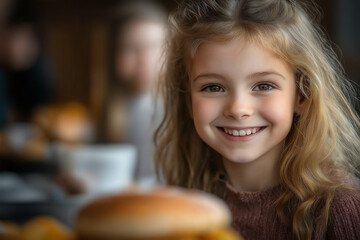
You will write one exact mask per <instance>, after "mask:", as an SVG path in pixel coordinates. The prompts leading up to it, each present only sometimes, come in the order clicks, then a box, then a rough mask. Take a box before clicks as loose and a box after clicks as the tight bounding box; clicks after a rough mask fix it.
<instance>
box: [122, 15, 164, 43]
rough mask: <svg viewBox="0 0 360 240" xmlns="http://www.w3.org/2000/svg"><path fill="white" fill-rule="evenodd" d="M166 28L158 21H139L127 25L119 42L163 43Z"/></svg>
mask: <svg viewBox="0 0 360 240" xmlns="http://www.w3.org/2000/svg"><path fill="white" fill-rule="evenodd" d="M164 36H165V26H164V25H163V24H162V23H160V22H158V21H150V20H139V21H133V22H130V23H129V24H127V25H126V26H125V27H124V29H123V31H122V32H120V33H119V36H118V38H119V41H120V42H124V43H136V42H148V41H149V42H153V41H159V42H160V41H162V40H163V38H164Z"/></svg>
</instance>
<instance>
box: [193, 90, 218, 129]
mask: <svg viewBox="0 0 360 240" xmlns="http://www.w3.org/2000/svg"><path fill="white" fill-rule="evenodd" d="M219 113H220V110H219V104H218V103H215V102H214V100H211V99H201V98H199V97H196V96H192V114H193V118H194V123H195V126H197V128H198V127H201V126H204V125H205V124H209V123H211V122H212V121H213V120H215V119H216V118H217V116H219Z"/></svg>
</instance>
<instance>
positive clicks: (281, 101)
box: [261, 96, 294, 131]
mask: <svg viewBox="0 0 360 240" xmlns="http://www.w3.org/2000/svg"><path fill="white" fill-rule="evenodd" d="M261 109H262V110H261V111H262V115H263V116H264V117H265V118H266V119H267V120H268V121H269V122H270V123H271V124H272V125H274V126H280V127H281V128H282V129H283V130H284V131H288V130H289V129H290V127H291V124H292V118H293V115H294V100H293V98H292V97H285V96H279V97H276V98H272V99H267V100H266V101H264V102H263V103H262V107H261Z"/></svg>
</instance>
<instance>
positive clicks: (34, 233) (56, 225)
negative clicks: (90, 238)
mask: <svg viewBox="0 0 360 240" xmlns="http://www.w3.org/2000/svg"><path fill="white" fill-rule="evenodd" d="M0 239H1V240H74V239H75V238H74V235H73V234H72V232H71V231H70V230H69V229H68V228H67V227H66V226H65V225H63V224H62V223H60V222H59V221H57V220H56V219H54V218H53V217H50V216H39V217H35V218H33V219H31V220H30V221H28V222H27V223H25V224H24V225H23V226H18V225H16V224H15V223H12V222H8V221H0Z"/></svg>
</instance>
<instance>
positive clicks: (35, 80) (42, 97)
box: [0, 0, 52, 128]
mask: <svg viewBox="0 0 360 240" xmlns="http://www.w3.org/2000/svg"><path fill="white" fill-rule="evenodd" d="M33 7H34V5H33V2H32V1H29V0H17V1H14V0H11V1H8V0H1V4H0V15H1V16H0V21H1V27H0V28H1V30H0V41H1V44H0V81H1V82H0V91H1V106H0V128H4V127H6V125H8V124H10V123H13V122H29V121H30V120H31V115H32V112H33V111H34V109H36V108H37V107H39V106H41V105H44V104H47V103H49V102H50V101H51V98H52V83H51V78H50V71H49V66H48V62H47V61H46V59H45V57H44V55H43V51H42V50H43V49H42V48H41V45H42V44H41V41H40V38H41V34H40V32H39V25H38V21H37V14H36V12H35V9H34V8H33Z"/></svg>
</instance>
